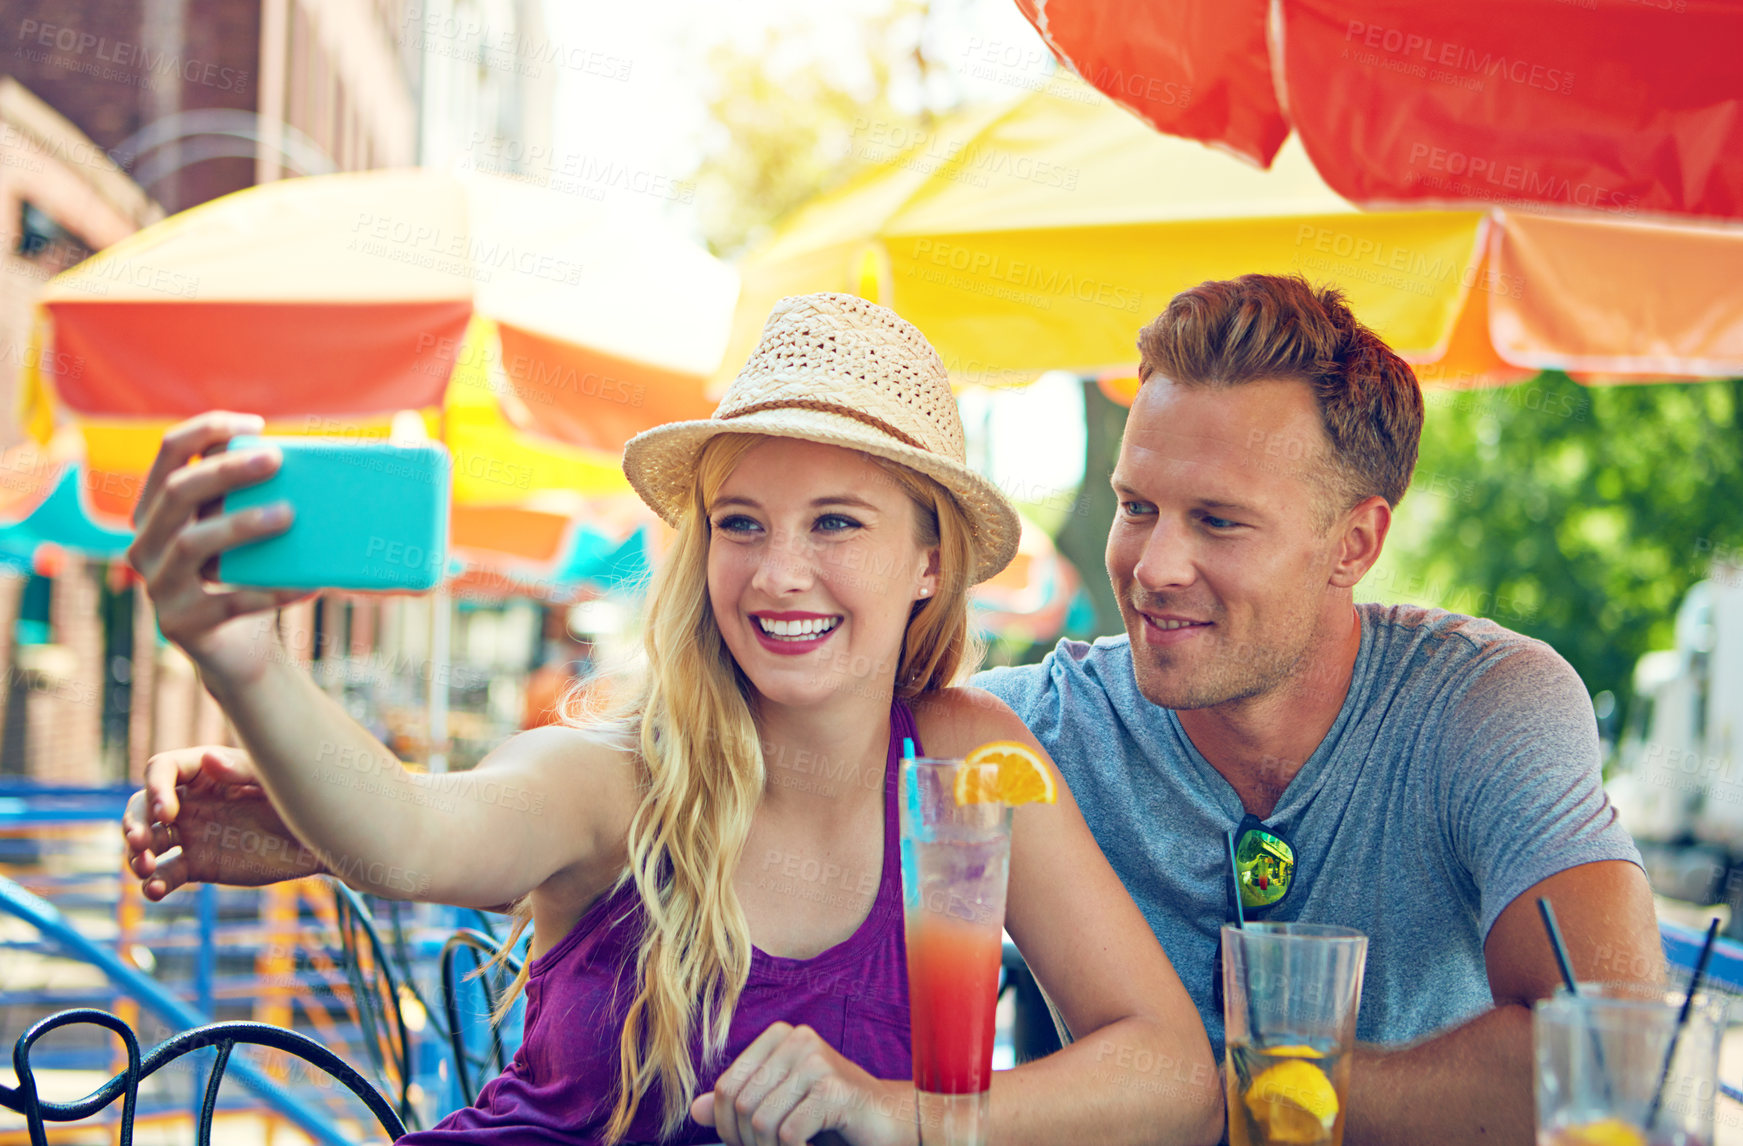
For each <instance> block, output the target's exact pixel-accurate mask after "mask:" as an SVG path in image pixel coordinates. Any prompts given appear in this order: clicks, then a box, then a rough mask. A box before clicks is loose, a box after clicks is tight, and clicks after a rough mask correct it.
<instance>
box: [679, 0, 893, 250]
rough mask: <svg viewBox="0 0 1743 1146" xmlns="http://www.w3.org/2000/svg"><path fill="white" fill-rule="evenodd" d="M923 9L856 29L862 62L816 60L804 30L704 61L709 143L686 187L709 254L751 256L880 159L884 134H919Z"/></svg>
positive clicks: (779, 32)
mask: <svg viewBox="0 0 1743 1146" xmlns="http://www.w3.org/2000/svg"><path fill="white" fill-rule="evenodd" d="M924 12H925V7H924V5H923V4H919V3H915V2H913V0H896V2H895V3H893V4H891V5H890V6H889V7H888V8H887V9H884V10H881V11H876V12H874V13H872V14H870V15H867V16H865V17H864V18H863V21H862V27H861V29H860V33H859V35H858V36H856V37H854V43H855V44H856V45H857V46H858V47H859V48H861V49H863V52H858V51H856V52H854V53H849V54H848V55H847V56H845V57H840V56H837V57H829V58H825V57H822V56H819V55H818V54H817V53H818V51H819V49H818V47H817V45H816V44H815V43H814V42H813V40H812V37H811V30H810V29H807V28H800V27H791V26H786V25H782V26H779V27H775V28H769V29H765V30H764V32H763V35H762V40H761V42H760V44H758V46H757V47H756V48H754V49H752V50H748V51H747V50H745V49H744V48H743V47H741V46H738V45H734V44H730V43H729V44H721V45H718V46H716V47H715V48H714V49H713V50H712V51H710V52H709V54H708V60H707V67H708V72H709V75H710V78H711V82H710V86H709V89H708V113H709V121H710V127H709V133H708V137H707V139H706V140H705V141H704V147H703V158H702V162H701V164H700V165H699V166H698V168H697V170H696V173H695V175H694V177H693V178H694V181H695V184H696V202H697V206H698V208H699V210H700V212H701V214H702V226H703V231H704V234H705V235H706V237H707V240H708V243H709V245H710V246H711V247H712V248H713V249H714V251H715V253H716V254H720V255H725V256H731V255H736V254H738V253H739V252H741V251H743V250H744V249H745V248H747V247H749V246H752V245H754V244H755V243H756V242H757V240H759V239H760V238H762V237H763V236H765V235H766V234H767V233H768V232H769V230H770V229H771V228H772V227H773V226H774V225H775V224H776V223H778V222H779V221H780V220H781V219H782V218H783V217H785V216H786V215H787V214H788V213H789V212H791V211H792V210H793V209H794V208H796V207H798V206H800V205H801V204H803V203H805V202H807V201H808V200H810V199H812V198H814V197H816V196H817V195H818V194H819V193H821V192H823V191H827V190H829V189H830V188H832V187H834V186H836V185H838V184H840V183H841V182H843V181H844V180H846V179H847V178H848V177H849V176H851V175H853V174H855V173H856V172H858V171H860V170H862V169H863V168H865V167H867V166H869V165H870V163H871V161H872V160H871V159H870V158H868V157H869V156H876V157H878V158H882V157H883V155H884V153H885V152H884V149H881V148H876V147H869V146H868V145H867V144H868V140H869V135H868V132H869V131H870V129H871V127H872V125H879V127H880V129H881V130H883V131H886V132H887V131H889V130H890V129H891V128H897V129H901V128H909V127H919V126H921V125H922V123H923V121H924V120H925V118H926V115H927V112H926V111H925V110H924V109H922V108H910V109H908V110H903V108H902V107H900V106H898V101H897V100H896V99H895V98H894V94H895V93H897V92H899V91H901V90H902V89H904V88H906V89H907V90H908V91H909V92H910V93H911V94H912V95H913V97H914V99H913V102H914V103H915V104H918V103H919V97H920V93H921V91H922V89H923V88H924V79H925V61H924V58H923V57H922V55H921V54H920V49H919V44H920V37H921V34H922V31H923V29H924V22H925V20H924Z"/></svg>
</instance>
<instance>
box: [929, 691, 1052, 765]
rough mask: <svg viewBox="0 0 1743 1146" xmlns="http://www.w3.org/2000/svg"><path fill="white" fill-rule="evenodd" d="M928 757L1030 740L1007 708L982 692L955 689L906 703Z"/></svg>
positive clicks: (934, 692)
mask: <svg viewBox="0 0 1743 1146" xmlns="http://www.w3.org/2000/svg"><path fill="white" fill-rule="evenodd" d="M909 707H910V708H912V709H913V711H914V724H915V725H916V726H917V727H918V728H919V730H920V743H921V744H922V745H923V746H924V747H925V749H926V754H927V755H929V756H961V755H963V754H964V753H966V752H968V751H969V749H971V748H974V747H976V746H978V745H981V744H985V743H986V742H987V741H989V740H1021V741H1023V742H1025V743H1029V742H1031V741H1032V740H1033V737H1031V736H1030V734H1029V730H1028V728H1027V727H1025V726H1024V724H1023V722H1022V721H1021V720H1019V719H1018V718H1017V714H1016V713H1014V712H1012V711H1011V706H1010V705H1008V704H1006V703H1005V702H1004V701H1002V700H1000V699H999V698H998V697H996V696H994V695H993V694H992V693H990V692H988V691H987V690H986V689H984V688H971V687H967V686H955V687H951V688H941V689H937V690H935V691H933V692H928V693H924V694H922V695H921V696H918V697H916V698H915V699H914V700H913V701H911V702H910V703H909Z"/></svg>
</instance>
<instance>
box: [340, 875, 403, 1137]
mask: <svg viewBox="0 0 1743 1146" xmlns="http://www.w3.org/2000/svg"><path fill="white" fill-rule="evenodd" d="M332 884H333V903H334V906H335V907H336V908H337V911H338V917H339V941H340V944H341V945H342V946H343V948H344V951H345V977H346V979H347V980H348V981H349V982H350V984H351V995H352V998H353V999H354V1000H355V1001H356V1004H357V1025H358V1028H359V1033H360V1035H361V1036H362V1039H363V1049H364V1052H365V1053H366V1054H367V1055H368V1056H369V1062H370V1065H371V1066H372V1067H374V1068H375V1073H376V1078H377V1079H378V1080H379V1081H380V1083H381V1085H382V1088H383V1089H385V1090H388V1091H390V1092H392V1093H394V1095H395V1106H396V1108H397V1109H398V1111H399V1117H400V1118H401V1119H402V1120H403V1121H404V1122H405V1124H406V1125H408V1126H413V1127H418V1126H421V1124H422V1119H421V1118H419V1116H418V1112H417V1110H416V1109H415V1108H414V1107H413V1105H412V1096H411V1091H412V1044H411V1032H410V1031H409V1030H408V1029H407V1027H406V1021H405V1012H404V1010H403V1009H401V1007H400V979H399V978H398V976H396V975H395V974H394V972H393V963H392V961H391V960H390V959H389V958H388V954H387V949H386V947H385V946H384V945H383V944H382V942H381V934H380V932H378V931H377V930H376V928H375V917H374V916H373V915H372V914H371V913H370V910H369V907H368V906H367V905H366V904H365V903H364V902H363V898H362V897H361V896H360V895H358V894H357V893H356V892H355V891H353V890H352V889H351V888H349V887H347V886H345V885H344V884H342V883H340V882H339V881H338V880H333V881H332ZM365 952H367V958H365Z"/></svg>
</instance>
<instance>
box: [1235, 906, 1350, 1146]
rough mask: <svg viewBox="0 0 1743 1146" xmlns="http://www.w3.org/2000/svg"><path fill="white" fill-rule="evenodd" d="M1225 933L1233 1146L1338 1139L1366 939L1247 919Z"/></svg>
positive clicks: (1301, 1145)
mask: <svg viewBox="0 0 1743 1146" xmlns="http://www.w3.org/2000/svg"><path fill="white" fill-rule="evenodd" d="M1222 939H1223V1023H1224V1037H1225V1041H1226V1044H1227V1048H1228V1053H1227V1056H1226V1058H1225V1060H1224V1075H1225V1081H1226V1085H1227V1087H1228V1111H1229V1144H1230V1146H1339V1144H1340V1143H1341V1142H1342V1141H1343V1136H1344V1099H1345V1096H1346V1095H1347V1094H1348V1093H1349V1083H1350V1068H1349V1054H1350V1051H1352V1050H1353V1049H1354V1048H1355V1042H1356V1012H1357V1010H1358V1009H1359V1008H1360V1006H1361V1000H1362V971H1363V968H1364V966H1365V965H1366V962H1367V953H1368V938H1367V936H1365V935H1363V934H1362V933H1361V932H1359V931H1351V930H1350V929H1349V928H1347V927H1323V926H1318V925H1315V924H1306V923H1248V924H1247V925H1246V927H1245V928H1240V927H1234V926H1229V927H1225V928H1223V934H1222Z"/></svg>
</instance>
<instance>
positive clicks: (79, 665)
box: [0, 0, 557, 784]
mask: <svg viewBox="0 0 1743 1146" xmlns="http://www.w3.org/2000/svg"><path fill="white" fill-rule="evenodd" d="M552 51H553V45H552V44H551V41H550V39H549V36H548V34H547V33H546V30H545V24H544V21H543V18H542V14H541V8H540V4H539V2H538V0H4V2H0V243H3V252H0V270H3V271H4V273H3V274H0V399H3V400H0V450H4V451H5V453H4V455H3V456H4V458H5V459H7V461H6V462H5V463H0V471H3V472H0V482H3V483H4V484H5V485H6V486H7V487H8V488H7V490H0V494H4V493H8V492H10V493H12V494H14V495H17V496H20V497H23V498H29V497H31V496H36V495H37V494H40V493H42V492H44V488H43V487H45V483H44V482H43V481H42V480H41V479H42V477H43V474H44V473H45V472H46V471H47V468H48V467H50V466H51V465H54V464H56V459H54V458H52V457H51V456H50V452H45V451H41V450H38V449H37V448H36V447H34V446H32V445H30V444H29V443H27V442H26V441H25V438H26V434H25V432H24V428H23V427H22V426H21V425H20V424H19V421H18V415H17V413H16V410H17V407H18V402H17V401H16V397H17V391H18V387H19V381H20V374H21V371H22V368H23V366H24V365H25V363H26V362H28V361H29V357H30V355H32V354H33V353H37V352H38V351H36V350H34V349H33V346H34V343H33V341H32V338H31V330H30V326H31V321H32V319H31V315H32V307H33V304H34V302H35V299H36V295H37V293H38V292H39V291H40V289H41V287H42V284H43V283H45V282H46V281H47V280H48V279H50V278H52V277H53V276H54V275H55V274H58V273H59V272H60V271H62V270H65V269H67V268H68V267H70V266H72V265H74V264H76V263H78V262H79V261H81V260H82V259H84V258H85V257H87V256H88V255H90V254H91V253H93V252H96V251H100V250H103V249H104V248H106V247H109V246H111V245H113V244H114V243H116V242H118V241H120V240H122V239H124V238H125V237H127V236H128V235H130V234H132V233H133V232H134V231H136V230H138V229H139V228H141V227H143V226H145V225H147V224H149V223H151V222H153V221H155V220H157V219H159V218H162V217H163V216H164V215H166V214H172V213H174V212H177V211H182V210H186V209H187V208H189V207H193V206H197V205H198V204H200V203H204V202H207V201H209V200H211V199H214V198H217V197H219V196H221V195H225V194H228V193H230V192H233V191H237V190H241V189H242V188H245V187H249V186H252V185H254V184H257V183H262V182H268V181H271V180H275V179H280V178H285V177H290V176H297V175H312V174H323V173H328V172H334V171H354V170H365V169H370V168H381V167H397V166H409V165H413V164H419V163H421V164H423V165H425V166H436V167H448V166H456V165H473V164H480V165H482V162H481V161H480V158H479V157H486V158H487V159H488V165H489V166H490V167H491V169H493V170H496V171H498V172H499V173H504V174H511V175H512V174H516V173H518V171H519V168H520V167H521V166H522V165H524V163H525V157H526V156H527V155H529V154H530V155H534V156H537V155H540V154H542V153H543V152H542V150H541V148H545V149H548V146H549V139H550V132H551V120H552V101H553V99H554V97H555V92H556V70H557V69H556V67H555V66H554V65H553V63H552V60H551V55H552ZM420 607H422V606H421V605H420V604H417V603H408V602H403V601H396V600H382V599H370V598H357V599H354V600H341V599H333V600H330V601H326V602H322V603H320V604H318V605H317V604H309V605H305V606H302V607H300V608H299V609H296V610H291V611H287V613H286V615H285V617H284V620H283V624H284V625H285V626H286V628H287V632H286V634H285V635H286V638H287V643H288V645H289V647H291V648H292V649H294V650H298V651H299V654H300V655H302V656H304V657H306V658H309V659H313V660H323V659H325V660H327V661H329V662H339V661H344V662H354V663H355V664H366V663H367V664H371V665H375V666H377V667H376V668H372V669H370V670H368V671H361V670H356V671H349V672H345V671H336V670H334V669H332V668H331V667H329V669H328V670H327V671H325V672H324V673H323V674H322V676H323V679H325V680H327V681H328V682H329V683H330V686H331V687H332V688H333V689H334V690H335V692H336V693H343V692H345V691H346V690H347V689H348V688H349V689H350V690H351V693H352V700H353V704H354V708H355V710H356V711H357V712H358V714H359V716H363V715H365V710H366V709H367V708H369V705H366V704H364V703H363V702H362V701H360V700H357V698H356V693H357V690H358V688H359V687H360V686H361V685H363V684H368V685H369V686H371V687H376V688H380V689H385V690H386V691H387V692H388V693H391V694H394V695H403V696H404V698H405V699H406V701H407V703H411V702H412V700H413V699H414V698H415V696H416V694H417V692H418V690H419V687H420V682H418V681H416V680H411V679H407V680H405V681H401V682H398V687H395V682H393V681H391V680H388V679H384V678H387V677H392V676H393V675H395V673H396V672H397V674H398V675H399V676H412V675H415V674H411V673H409V672H408V671H407V668H406V666H407V665H409V664H412V663H413V661H412V658H411V657H410V656H409V655H408V654H409V653H410V652H411V651H412V650H411V649H409V648H401V647H400V644H401V643H403V642H406V641H410V642H412V643H413V644H414V645H415V642H416V641H417V639H418V637H417V634H418V632H419V629H420V625H421V624H424V623H427V622H425V621H422V620H420V619H419V618H417V617H409V616H402V615H401V614H403V613H406V612H407V610H408V609H410V610H412V611H414V612H415V611H416V610H417V609H418V608H420ZM477 611H478V610H477V609H476V608H475V607H473V608H469V609H468V614H471V613H474V612H477ZM480 623H489V620H488V618H486V619H485V620H483V621H481V622H480ZM469 624H470V615H468V616H467V617H465V618H462V621H461V627H460V628H459V629H458V630H457V632H459V633H460V634H462V635H463V634H464V633H466V632H467V631H468V625H469ZM499 627H501V626H499ZM507 628H508V629H512V630H513V631H516V632H518V631H520V630H521V629H526V630H527V635H526V638H525V642H524V643H526V644H527V645H528V648H526V649H520V648H507V647H504V648H501V649H496V648H494V647H493V650H492V655H491V657H490V658H488V659H490V660H492V661H493V662H494V663H496V664H498V665H499V666H500V667H501V668H503V669H506V670H508V671H509V673H510V676H511V678H512V677H513V676H514V674H515V673H516V672H517V671H518V672H523V673H524V672H525V671H526V670H527V669H529V668H531V667H532V661H534V660H536V659H537V656H538V653H539V649H538V648H537V647H535V646H536V645H537V643H538V642H537V639H536V634H537V629H538V626H537V624H536V623H529V624H525V625H520V626H518V627H517V626H508V627H507ZM462 639H463V636H462ZM498 643H499V644H500V642H498ZM139 649H152V650H154V652H153V655H152V656H149V657H141V656H137V655H136V650H139ZM378 654H379V655H378ZM382 664H386V665H387V666H389V667H388V668H387V669H386V670H381V669H380V668H379V666H380V665H382ZM396 666H397V667H396ZM0 680H3V681H4V685H5V687H4V688H3V689H0V776H4V775H27V776H31V777H34V778H37V779H41V780H50V781H54V782H58V783H66V784H97V783H105V782H117V781H121V780H124V779H126V778H127V776H128V775H129V773H130V772H131V773H132V774H134V775H137V773H138V770H139V769H140V768H141V767H143V764H144V761H145V759H146V758H147V757H149V755H150V754H151V753H152V752H153V751H156V750H158V749H160V748H163V747H168V746H172V745H178V744H190V743H199V742H211V741H215V740H222V739H226V738H227V730H226V729H225V727H224V723H223V719H222V716H221V714H220V713H219V712H218V710H217V708H216V706H215V705H214V704H213V703H212V701H211V700H210V698H209V697H207V696H206V695H205V693H204V691H203V690H202V689H201V688H200V687H199V685H198V682H197V680H196V679H195V676H194V673H193V669H192V666H191V665H189V664H188V663H187V661H186V660H185V658H183V657H182V656H181V655H180V653H179V652H177V651H176V650H175V649H173V648H170V647H168V646H167V645H165V644H164V643H163V642H162V640H161V638H160V637H159V636H158V635H157V632H156V625H155V622H154V621H153V619H152V615H151V610H150V607H149V604H148V602H147V601H146V600H145V598H144V596H143V592H142V591H141V589H140V588H139V586H138V585H137V583H136V579H135V578H133V577H132V576H131V574H130V573H129V571H127V570H126V569H125V568H123V567H122V564H121V563H120V562H98V561H92V560H88V559H84V558H81V557H79V556H77V555H73V554H68V553H60V552H44V553H38V554H33V555H30V557H29V559H28V560H27V561H13V562H12V563H10V564H9V565H5V566H4V568H3V569H0ZM475 683H477V682H475ZM462 691H465V690H462ZM470 691H472V692H474V693H476V694H477V697H476V699H477V701H478V707H480V708H482V707H483V706H485V705H486V703H487V702H488V699H489V698H488V697H487V695H486V692H487V690H486V689H485V688H484V686H483V685H482V684H481V683H480V684H479V687H478V688H476V689H472V690H470ZM499 692H500V690H499ZM495 704H496V707H497V708H499V709H501V711H502V713H503V714H504V718H505V720H511V721H512V720H514V719H518V717H519V703H518V699H517V698H516V697H502V696H500V695H499V696H498V697H497V698H496V701H495ZM457 715H459V716H460V721H459V726H458V728H457V729H456V732H457V733H463V732H464V731H465V730H466V729H467V728H468V727H470V725H469V723H468V721H467V719H466V715H465V713H464V710H462V711H461V712H460V713H458V714H457ZM471 723H473V724H477V723H479V721H477V720H474V721H472V722H471ZM511 727H512V724H511ZM382 731H384V732H385V731H387V730H386V729H383V730H382ZM494 733H495V729H494V728H492V729H491V730H490V731H486V729H485V728H483V727H480V728H478V729H477V735H478V736H479V737H480V739H481V740H482V739H483V738H486V737H488V736H490V735H494ZM402 747H404V748H405V749H406V750H407V753H408V755H411V754H415V753H416V752H417V751H419V750H421V749H424V748H427V746H421V745H416V744H406V745H403V746H402ZM469 756H473V754H471V753H468V752H466V751H464V750H461V751H460V752H459V753H458V759H459V760H460V761H464V760H466V759H467V758H468V757H469ZM473 758H475V756H474V757H473Z"/></svg>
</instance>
